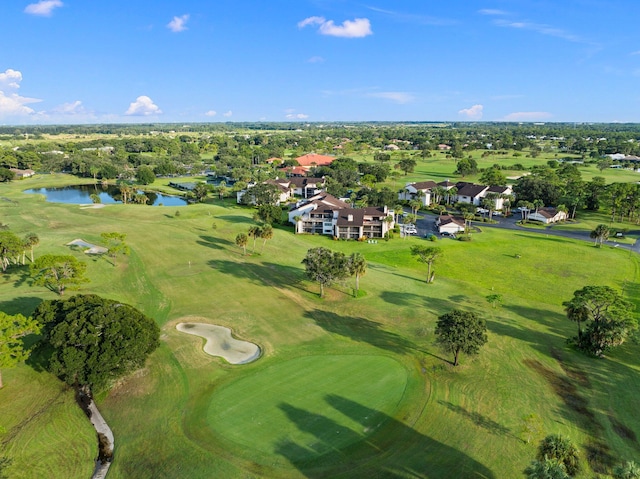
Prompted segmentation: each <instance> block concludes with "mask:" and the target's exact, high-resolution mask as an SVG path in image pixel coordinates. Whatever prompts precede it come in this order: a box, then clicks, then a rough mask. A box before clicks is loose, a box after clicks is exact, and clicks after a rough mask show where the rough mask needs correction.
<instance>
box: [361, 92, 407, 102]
mask: <svg viewBox="0 0 640 479" xmlns="http://www.w3.org/2000/svg"><path fill="white" fill-rule="evenodd" d="M367 96H370V97H373V98H382V99H384V100H390V101H392V102H394V103H399V104H401V105H404V104H405V103H411V102H412V101H414V100H415V99H416V97H415V96H413V95H412V94H411V93H407V92H404V91H377V92H373V93H369V94H368V95H367Z"/></svg>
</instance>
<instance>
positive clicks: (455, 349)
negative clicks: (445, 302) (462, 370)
mask: <svg viewBox="0 0 640 479" xmlns="http://www.w3.org/2000/svg"><path fill="white" fill-rule="evenodd" d="M435 334H436V341H437V343H438V344H439V345H440V346H441V347H442V348H443V349H444V350H445V351H447V352H449V353H453V365H454V366H457V365H458V359H459V355H460V353H465V354H478V352H479V351H480V348H481V347H482V346H483V345H484V344H485V343H486V342H487V325H486V323H485V320H484V319H482V318H480V317H479V316H478V315H477V314H476V313H474V312H471V311H462V310H459V309H454V310H453V311H451V312H449V313H446V314H443V315H442V316H440V317H439V318H438V322H437V323H436V330H435Z"/></svg>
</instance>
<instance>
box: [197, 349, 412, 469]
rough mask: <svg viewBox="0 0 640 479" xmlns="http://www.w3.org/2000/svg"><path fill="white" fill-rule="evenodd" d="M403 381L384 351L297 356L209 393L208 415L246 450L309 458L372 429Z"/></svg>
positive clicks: (219, 432) (390, 408)
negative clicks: (361, 354)
mask: <svg viewBox="0 0 640 479" xmlns="http://www.w3.org/2000/svg"><path fill="white" fill-rule="evenodd" d="M406 384H407V370H406V369H405V368H404V366H403V365H402V364H400V363H399V362H398V361H396V360H394V359H392V358H390V357H388V356H351V355H326V356H307V357H302V358H296V359H291V360H288V361H285V362H280V363H278V364H274V365H273V366H270V367H267V368H265V369H261V370H258V371H255V372H253V373H251V374H249V375H248V376H244V377H242V378H241V379H239V380H237V381H235V382H233V383H230V384H229V385H227V386H226V387H224V388H223V389H221V390H218V391H216V392H214V394H213V396H212V397H211V402H210V405H209V411H208V414H207V422H208V424H209V427H210V428H211V429H212V430H213V432H214V434H215V435H216V436H217V437H218V438H223V440H228V441H232V442H234V443H236V444H237V445H239V446H241V448H242V449H243V450H244V451H247V450H259V451H261V452H263V453H266V454H274V453H276V454H278V453H283V454H286V455H287V457H288V458H289V459H291V460H294V461H299V460H306V459H312V458H315V457H319V456H322V455H323V454H326V453H327V452H330V451H335V450H337V449H342V448H344V447H346V446H348V445H350V444H354V443H356V442H359V441H362V440H363V439H365V438H366V437H367V436H368V435H370V434H372V433H374V432H375V431H376V430H377V429H378V428H379V427H380V426H382V424H384V422H385V421H386V420H387V419H388V418H389V417H390V416H391V417H392V416H393V414H394V412H395V411H396V410H397V408H398V406H399V404H400V401H401V399H402V397H403V394H404V390H405V387H406Z"/></svg>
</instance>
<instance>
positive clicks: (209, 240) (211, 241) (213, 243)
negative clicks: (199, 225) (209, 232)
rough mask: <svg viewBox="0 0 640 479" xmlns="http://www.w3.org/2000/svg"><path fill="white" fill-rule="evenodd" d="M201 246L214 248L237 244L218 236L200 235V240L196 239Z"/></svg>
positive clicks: (224, 247)
mask: <svg viewBox="0 0 640 479" xmlns="http://www.w3.org/2000/svg"><path fill="white" fill-rule="evenodd" d="M196 243H198V244H199V245H201V246H206V247H207V248H213V249H226V248H227V247H229V246H236V245H235V244H234V243H232V242H231V241H229V240H226V239H224V238H216V237H215V236H204V235H203V236H200V241H196Z"/></svg>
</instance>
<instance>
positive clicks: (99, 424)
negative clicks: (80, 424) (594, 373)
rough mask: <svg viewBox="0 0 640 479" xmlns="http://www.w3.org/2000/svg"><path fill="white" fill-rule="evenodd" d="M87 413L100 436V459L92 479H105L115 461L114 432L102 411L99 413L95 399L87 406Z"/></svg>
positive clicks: (97, 461)
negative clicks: (112, 462)
mask: <svg viewBox="0 0 640 479" xmlns="http://www.w3.org/2000/svg"><path fill="white" fill-rule="evenodd" d="M86 411H87V413H88V414H89V420H90V421H91V424H93V427H94V428H95V430H96V433H97V434H98V459H97V460H96V468H95V470H94V471H93V476H91V479H104V478H105V477H106V476H107V473H108V472H109V467H110V466H111V460H112V459H113V443H114V439H113V432H112V431H111V428H110V427H109V425H108V424H107V422H106V421H105V420H104V418H103V417H102V414H100V411H98V408H97V406H96V403H95V402H93V399H92V400H91V401H90V402H89V404H88V405H86Z"/></svg>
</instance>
